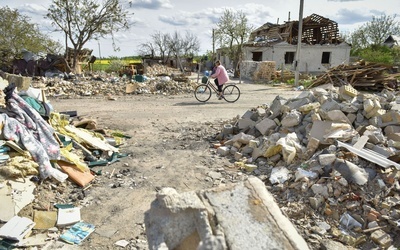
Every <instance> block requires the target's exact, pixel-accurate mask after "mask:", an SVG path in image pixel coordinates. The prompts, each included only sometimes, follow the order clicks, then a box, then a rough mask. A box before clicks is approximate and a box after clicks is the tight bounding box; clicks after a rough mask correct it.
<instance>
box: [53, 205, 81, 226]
mask: <svg viewBox="0 0 400 250" xmlns="http://www.w3.org/2000/svg"><path fill="white" fill-rule="evenodd" d="M80 220H81V208H79V207H73V208H60V209H58V213H57V226H68V225H72V224H74V223H77V222H79V221H80Z"/></svg>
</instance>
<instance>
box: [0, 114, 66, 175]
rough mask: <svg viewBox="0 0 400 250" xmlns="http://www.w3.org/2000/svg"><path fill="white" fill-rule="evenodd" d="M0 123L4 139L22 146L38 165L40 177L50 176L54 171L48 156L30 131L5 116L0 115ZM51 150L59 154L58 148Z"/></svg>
mask: <svg viewBox="0 0 400 250" xmlns="http://www.w3.org/2000/svg"><path fill="white" fill-rule="evenodd" d="M0 123H2V124H3V133H2V135H3V137H4V138H5V139H7V140H11V141H14V142H15V143H17V144H18V145H23V146H24V147H25V148H26V149H27V150H28V151H29V152H30V153H31V155H32V158H33V160H34V161H35V162H37V163H38V164H39V173H40V177H41V178H42V179H46V178H47V177H49V176H51V175H52V173H53V171H54V169H53V167H52V166H51V163H50V159H49V156H48V154H47V152H46V150H45V149H44V147H43V145H42V144H41V143H40V142H39V141H38V140H36V138H35V137H34V136H33V135H32V133H31V132H30V130H28V129H27V128H26V127H25V126H24V125H22V124H21V123H20V122H19V121H18V120H16V119H14V118H12V117H9V116H8V115H7V114H0ZM57 145H58V144H57ZM53 150H54V151H58V152H59V147H57V148H56V147H54V149H53Z"/></svg>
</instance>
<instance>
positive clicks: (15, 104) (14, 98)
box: [6, 92, 60, 160]
mask: <svg viewBox="0 0 400 250" xmlns="http://www.w3.org/2000/svg"><path fill="white" fill-rule="evenodd" d="M9 97H10V98H9V99H7V102H6V108H7V115H8V116H9V117H13V118H15V119H16V120H18V121H19V122H20V123H21V124H23V125H25V127H26V128H27V129H28V130H30V131H31V132H32V134H33V136H34V137H35V138H36V140H38V141H39V142H40V143H41V144H42V145H43V148H44V149H45V151H46V152H47V155H48V156H49V159H50V160H58V159H60V145H59V144H58V142H57V141H56V139H55V137H54V129H53V128H52V127H51V126H50V125H49V124H48V123H47V122H46V121H45V120H44V119H43V118H42V117H41V116H40V114H39V113H38V112H37V111H36V110H35V109H34V108H32V107H31V106H30V105H29V104H28V103H27V102H25V100H24V99H22V97H20V96H19V95H18V94H16V93H15V92H12V94H10V95H9Z"/></svg>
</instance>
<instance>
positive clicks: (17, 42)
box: [0, 6, 61, 71]
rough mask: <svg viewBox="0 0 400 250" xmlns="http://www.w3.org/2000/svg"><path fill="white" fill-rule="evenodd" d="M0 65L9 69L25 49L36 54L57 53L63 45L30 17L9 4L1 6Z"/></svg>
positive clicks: (4, 68) (6, 69)
mask: <svg viewBox="0 0 400 250" xmlns="http://www.w3.org/2000/svg"><path fill="white" fill-rule="evenodd" d="M0 12H1V15H0V53H1V54H0V64H1V65H0V66H1V68H2V69H3V70H5V71H8V70H9V68H10V67H11V64H12V60H13V59H15V58H21V55H22V54H21V52H22V50H23V49H25V50H27V51H30V52H32V53H34V54H38V53H40V52H41V53H51V54H57V53H58V52H59V51H60V48H61V45H60V44H59V43H57V42H56V41H53V40H51V39H49V38H48V37H47V36H46V35H44V34H42V33H41V32H40V31H39V28H38V26H37V25H36V24H34V23H31V20H30V18H29V17H27V16H25V15H21V14H20V13H19V12H18V10H15V9H11V8H9V7H8V6H5V7H0Z"/></svg>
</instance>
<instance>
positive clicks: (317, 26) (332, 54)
mask: <svg viewBox="0 0 400 250" xmlns="http://www.w3.org/2000/svg"><path fill="white" fill-rule="evenodd" d="M298 27H299V21H288V22H285V24H273V23H265V24H264V25H262V26H261V27H259V28H257V29H256V30H254V31H253V32H252V33H251V35H250V38H249V41H248V42H247V43H246V44H245V45H244V61H256V62H260V61H274V62H275V65H276V69H282V67H283V68H284V69H293V62H294V60H295V56H296V51H297V40H298ZM302 30H303V31H302V36H301V42H302V43H301V50H300V59H299V71H300V72H306V73H318V72H323V71H326V70H327V69H329V68H331V67H335V66H338V65H340V64H348V63H349V60H350V49H351V45H350V44H348V43H346V42H344V40H343V39H341V38H340V36H339V29H338V25H337V23H336V22H334V21H332V20H329V19H328V18H325V17H322V16H319V15H317V14H312V15H311V16H308V17H305V18H304V19H303V29H302Z"/></svg>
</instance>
